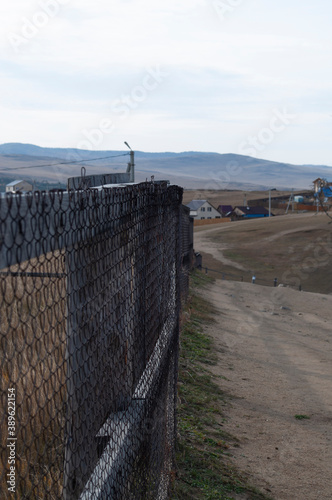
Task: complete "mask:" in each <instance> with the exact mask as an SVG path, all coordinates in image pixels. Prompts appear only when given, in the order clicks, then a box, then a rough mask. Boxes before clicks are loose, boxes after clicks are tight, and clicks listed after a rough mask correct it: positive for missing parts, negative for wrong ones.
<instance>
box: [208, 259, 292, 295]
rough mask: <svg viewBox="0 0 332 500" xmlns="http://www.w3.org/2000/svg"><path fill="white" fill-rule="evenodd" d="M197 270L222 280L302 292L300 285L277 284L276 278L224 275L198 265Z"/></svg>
mask: <svg viewBox="0 0 332 500" xmlns="http://www.w3.org/2000/svg"><path fill="white" fill-rule="evenodd" d="M199 269H200V270H201V271H203V272H205V274H208V272H212V273H217V274H218V275H220V277H221V279H222V280H230V281H241V282H246V283H253V284H258V285H264V286H272V287H276V286H287V287H292V288H297V289H298V290H302V285H301V284H300V285H298V284H296V283H285V282H284V281H283V282H282V283H281V282H279V280H278V278H274V279H270V280H267V279H263V278H260V277H257V276H256V275H253V274H250V273H244V274H232V273H226V272H224V271H219V270H218V269H211V268H209V267H205V266H203V265H200V266H199Z"/></svg>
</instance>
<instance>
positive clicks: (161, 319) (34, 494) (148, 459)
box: [0, 182, 189, 500]
mask: <svg viewBox="0 0 332 500" xmlns="http://www.w3.org/2000/svg"><path fill="white" fill-rule="evenodd" d="M181 201H182V189H181V188H179V187H177V186H168V185H167V183H166V182H160V183H142V184H137V185H130V186H122V187H113V188H109V189H107V188H104V189H88V190H85V191H69V192H58V193H39V192H35V193H30V194H27V195H6V196H3V197H1V198H0V315H1V322H0V349H1V359H0V364H1V382H0V383H1V401H0V404H1V411H0V427H1V465H2V467H1V470H0V480H1V484H0V490H1V493H0V495H1V496H0V497H1V498H19V499H22V498H27V499H28V498H29V499H41V498H43V499H44V498H45V499H46V498H47V499H58V498H64V499H79V498H80V499H105V500H106V499H126V500H127V499H133V500H134V499H135V500H138V499H141V498H142V499H149V498H151V499H155V498H158V499H163V498H167V496H168V492H169V487H170V477H171V475H172V474H171V473H172V467H173V453H174V439H175V426H176V422H175V402H176V382H177V357H178V340H179V339H178V336H179V307H180V306H179V304H180V282H181V281H183V279H182V278H183V276H185V273H183V272H181V261H182V260H183V256H184V255H185V254H186V250H185V248H184V245H183V243H181V241H182V240H183V217H184V215H183V212H182V209H181ZM188 227H189V226H188ZM187 229H188V228H187ZM181 276H182V278H181ZM184 283H186V281H185V280H184ZM184 291H185V285H184Z"/></svg>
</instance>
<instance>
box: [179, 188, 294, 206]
mask: <svg viewBox="0 0 332 500" xmlns="http://www.w3.org/2000/svg"><path fill="white" fill-rule="evenodd" d="M289 195H290V191H273V192H272V197H275V196H289ZM294 195H296V193H295V192H294ZM268 197H269V192H268V191H236V190H234V191H233V190H215V191H207V190H203V189H201V190H199V189H198V190H197V189H190V190H188V189H186V190H185V191H184V193H183V203H184V204H185V205H186V204H187V203H189V202H190V201H191V200H199V199H202V200H208V201H209V202H210V203H211V204H212V205H213V206H214V207H216V208H218V206H219V205H232V206H233V207H235V206H237V205H240V206H242V205H245V204H246V203H247V202H248V201H251V200H258V199H260V198H268Z"/></svg>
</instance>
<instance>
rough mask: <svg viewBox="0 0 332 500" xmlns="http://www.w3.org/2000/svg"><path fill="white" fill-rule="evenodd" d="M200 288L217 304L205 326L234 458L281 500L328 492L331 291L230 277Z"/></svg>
mask: <svg viewBox="0 0 332 500" xmlns="http://www.w3.org/2000/svg"><path fill="white" fill-rule="evenodd" d="M202 293H203V295H204V296H205V298H207V299H208V300H209V301H210V302H212V303H213V304H214V305H215V307H216V308H217V310H218V313H217V317H216V319H217V323H216V324H213V325H212V326H209V327H207V329H208V333H209V334H210V335H212V337H213V338H214V339H215V342H216V347H217V350H218V357H219V362H218V364H217V365H216V366H215V367H214V368H213V371H214V373H215V374H216V375H218V376H219V378H217V380H218V383H219V384H220V386H221V387H222V389H223V390H224V391H226V392H227V393H229V394H230V395H232V396H233V399H232V400H231V405H230V408H229V409H228V410H227V413H226V420H225V423H224V429H225V430H226V431H229V432H231V433H232V434H234V435H235V436H237V437H238V439H239V440H240V446H239V447H238V448H237V447H234V448H233V449H232V450H230V451H231V453H232V455H233V457H234V458H233V460H234V461H235V463H236V464H237V465H238V466H239V467H240V469H242V470H244V471H246V472H247V473H249V474H250V476H251V482H252V484H254V485H256V486H257V487H260V488H261V489H262V490H263V491H265V492H267V493H269V494H270V495H271V496H273V497H274V498H275V499H276V500H331V499H332V332H331V311H332V296H331V295H322V294H314V293H307V292H299V291H295V290H291V289H288V288H279V287H277V288H269V287H263V286H259V285H256V284H255V285H253V284H251V283H239V282H230V281H216V283H215V284H214V285H211V286H210V287H209V288H208V289H206V290H204V291H203V292H202ZM295 415H305V416H306V417H309V418H306V419H301V420H300V419H296V418H295Z"/></svg>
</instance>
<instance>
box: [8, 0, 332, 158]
mask: <svg viewBox="0 0 332 500" xmlns="http://www.w3.org/2000/svg"><path fill="white" fill-rule="evenodd" d="M0 19H1V21H0V22H1V38H0V51H1V52H0V72H1V83H0V91H1V93H0V96H1V98H0V112H1V124H0V143H5V142H23V143H32V144H37V145H39V146H49V147H79V148H81V147H82V148H84V149H93V150H97V149H98V150H100V149H103V150H104V149H105V150H106V149H107V150H110V149H111V150H119V149H124V148H125V146H124V145H123V142H124V141H127V142H129V144H130V145H131V147H132V148H133V149H135V150H141V151H174V152H180V151H211V152H218V153H239V154H248V155H252V156H256V157H258V158H265V159H269V160H276V161H285V162H290V163H297V164H306V163H315V164H326V165H332V141H331V134H332V64H331V61H332V43H331V38H332V30H331V22H332V3H331V2H330V1H329V0H316V1H315V2H314V1H313V0H310V1H309V0H279V1H278V2H277V1H275V0H242V1H241V0H219V1H218V0H216V1H214V0H167V1H162V2H161V1H160V0H94V1H92V0H40V1H36V2H34V1H27V0H3V1H2V2H1V4H0Z"/></svg>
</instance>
